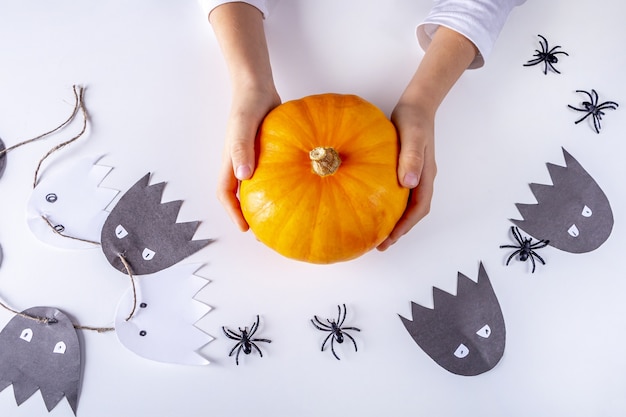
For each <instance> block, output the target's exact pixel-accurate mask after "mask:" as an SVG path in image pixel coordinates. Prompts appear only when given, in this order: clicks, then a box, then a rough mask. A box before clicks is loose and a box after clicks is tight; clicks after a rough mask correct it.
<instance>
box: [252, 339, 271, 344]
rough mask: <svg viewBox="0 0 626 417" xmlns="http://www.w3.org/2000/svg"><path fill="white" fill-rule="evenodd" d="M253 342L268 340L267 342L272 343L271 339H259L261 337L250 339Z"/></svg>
mask: <svg viewBox="0 0 626 417" xmlns="http://www.w3.org/2000/svg"><path fill="white" fill-rule="evenodd" d="M250 341H251V342H266V343H272V341H271V340H269V339H259V338H254V339H250Z"/></svg>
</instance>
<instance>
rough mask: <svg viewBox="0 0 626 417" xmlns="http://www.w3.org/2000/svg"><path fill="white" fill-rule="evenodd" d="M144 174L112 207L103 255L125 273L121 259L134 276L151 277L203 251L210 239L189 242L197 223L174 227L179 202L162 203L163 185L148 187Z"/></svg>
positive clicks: (180, 202) (104, 232) (103, 240)
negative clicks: (149, 275)
mask: <svg viewBox="0 0 626 417" xmlns="http://www.w3.org/2000/svg"><path fill="white" fill-rule="evenodd" d="M149 180H150V174H149V173H148V174H146V175H145V176H144V177H143V178H141V179H140V180H139V181H137V183H136V184H135V185H133V186H132V187H131V188H130V189H129V190H128V191H127V192H126V193H125V194H124V195H123V196H122V198H121V199H120V201H119V202H118V203H117V204H116V205H115V207H114V208H113V210H112V211H111V213H110V214H109V216H108V217H107V219H106V222H105V223H104V226H103V228H102V236H101V243H102V251H103V252H104V254H105V256H106V258H107V260H108V261H109V263H110V264H111V265H112V266H113V267H115V268H117V269H118V270H120V271H122V272H124V273H126V272H127V271H126V267H125V266H124V264H123V263H122V261H121V259H120V256H123V257H124V259H125V260H126V262H127V263H128V264H129V266H130V269H131V272H132V273H133V274H135V275H145V274H152V273H154V272H158V271H161V270H163V269H165V268H167V267H169V266H172V265H174V264H176V263H178V262H179V261H181V260H183V259H184V258H186V257H188V256H189V255H191V254H193V253H195V252H197V251H198V250H200V249H202V248H203V247H205V246H206V245H208V244H209V243H211V240H210V239H206V240H192V238H193V235H194V233H195V232H196V229H197V227H198V225H199V222H197V221H194V222H187V223H176V218H177V216H178V211H179V210H180V207H181V205H182V201H180V200H177V201H170V202H167V203H161V197H162V194H163V189H164V188H165V183H163V182H161V183H158V184H154V185H148V183H149Z"/></svg>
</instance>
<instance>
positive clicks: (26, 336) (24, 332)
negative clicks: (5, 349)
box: [20, 329, 33, 342]
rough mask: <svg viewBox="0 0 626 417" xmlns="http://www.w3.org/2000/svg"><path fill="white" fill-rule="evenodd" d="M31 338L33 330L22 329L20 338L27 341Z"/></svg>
mask: <svg viewBox="0 0 626 417" xmlns="http://www.w3.org/2000/svg"><path fill="white" fill-rule="evenodd" d="M32 338H33V331H32V330H31V329H24V330H22V334H21V335H20V339H22V340H26V341H27V342H30V341H31V340H32Z"/></svg>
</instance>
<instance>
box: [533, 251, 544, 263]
mask: <svg viewBox="0 0 626 417" xmlns="http://www.w3.org/2000/svg"><path fill="white" fill-rule="evenodd" d="M530 254H531V256H536V257H537V259H539V262H541V263H542V264H544V265H545V264H546V261H544V260H543V258H542V257H541V256H539V254H538V253H537V252H535V251H533V250H531V251H530Z"/></svg>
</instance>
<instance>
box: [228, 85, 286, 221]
mask: <svg viewBox="0 0 626 417" xmlns="http://www.w3.org/2000/svg"><path fill="white" fill-rule="evenodd" d="M241 87H242V88H236V92H235V94H234V95H233V105H232V108H231V112H230V116H229V119H228V124H227V127H226V143H225V146H224V154H223V156H222V167H221V169H220V173H219V178H218V183H217V197H218V199H219V200H220V202H221V203H222V205H223V206H224V208H225V209H226V212H227V213H228V215H229V216H230V218H231V219H232V220H233V222H234V223H235V224H236V225H237V227H239V229H240V230H241V231H246V230H248V223H247V222H246V220H245V219H244V218H243V214H242V213H241V206H240V204H239V199H238V198H237V191H238V189H239V181H242V180H246V179H248V178H250V177H252V173H253V172H254V168H255V154H254V143H255V139H256V134H257V130H258V128H259V125H260V124H261V122H262V121H263V118H264V117H265V115H266V114H267V113H268V112H269V111H270V110H272V109H273V108H274V107H276V106H278V105H279V104H280V97H279V96H278V93H277V92H276V90H274V89H270V90H269V91H264V90H261V89H256V88H248V87H243V86H241Z"/></svg>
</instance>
